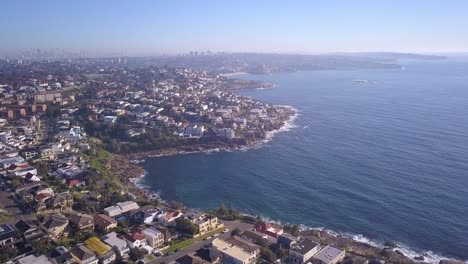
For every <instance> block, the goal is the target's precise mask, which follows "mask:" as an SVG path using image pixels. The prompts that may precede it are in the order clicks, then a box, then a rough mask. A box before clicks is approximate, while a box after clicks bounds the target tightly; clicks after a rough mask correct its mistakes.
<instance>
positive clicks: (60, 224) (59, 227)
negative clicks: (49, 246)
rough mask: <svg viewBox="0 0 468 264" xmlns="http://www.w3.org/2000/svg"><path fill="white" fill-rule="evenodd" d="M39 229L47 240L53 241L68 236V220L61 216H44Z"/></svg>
mask: <svg viewBox="0 0 468 264" xmlns="http://www.w3.org/2000/svg"><path fill="white" fill-rule="evenodd" d="M41 227H42V229H43V230H44V231H45V232H46V233H47V235H48V236H49V238H50V239H52V240H54V241H57V240H59V239H61V238H63V237H66V236H68V230H67V227H68V218H67V217H65V216H64V215H62V214H55V215H48V216H45V217H44V219H43V220H42V223H41Z"/></svg>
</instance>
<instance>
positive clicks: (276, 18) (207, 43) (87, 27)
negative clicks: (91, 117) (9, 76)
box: [0, 0, 468, 56]
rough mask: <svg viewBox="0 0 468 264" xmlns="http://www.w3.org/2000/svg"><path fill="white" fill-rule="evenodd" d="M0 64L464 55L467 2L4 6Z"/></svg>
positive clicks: (172, 0) (52, 1)
mask: <svg viewBox="0 0 468 264" xmlns="http://www.w3.org/2000/svg"><path fill="white" fill-rule="evenodd" d="M0 12H1V13H0V14H1V15H0V28H1V31H0V55H12V54H15V53H18V52H21V51H25V50H34V51H35V50H37V49H41V50H51V49H53V50H56V49H58V50H67V51H72V52H78V51H82V50H84V51H86V52H88V53H89V54H91V55H96V56H99V55H102V56H106V55H116V54H118V55H125V56H133V55H138V56H140V55H159V54H180V53H186V52H190V51H207V50H211V51H214V52H216V51H225V52H281V53H327V52H362V51H396V52H420V53H440V52H467V51H468V1H467V0H439V1H435V0H421V1H420V0H349V1H347V0H346V1H345V0H322V1H319V0H304V1H299V0H297V1H294V0H283V1H275V0H270V1H263V0H248V1H243V0H237V1H229V0H206V1H204V0H151V1H150V0H148V1H147V0H135V1H130V0H99V1H96V0H79V1H63V0H41V1H37V0H1V1H0Z"/></svg>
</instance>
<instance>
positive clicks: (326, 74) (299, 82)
mask: <svg viewBox="0 0 468 264" xmlns="http://www.w3.org/2000/svg"><path fill="white" fill-rule="evenodd" d="M401 64H402V65H403V66H404V69H403V70H349V71H304V72H295V73H279V74H274V75H244V76H241V78H245V79H257V80H262V81H268V82H271V83H273V84H276V85H277V87H276V88H274V89H266V90H245V91H242V94H243V95H248V96H252V97H254V98H257V99H259V100H262V101H266V102H270V103H274V104H282V105H291V106H294V107H295V108H297V109H298V110H299V116H298V117H297V118H296V120H295V121H294V126H293V127H292V128H290V129H289V131H286V132H283V133H279V134H277V135H275V137H274V138H273V139H272V140H271V141H270V142H268V143H266V144H265V145H263V146H262V147H261V148H258V149H250V150H246V151H234V152H212V153H209V154H204V153H199V154H186V155H177V156H168V157H160V158H151V159H147V161H146V162H145V163H144V164H143V167H144V168H145V169H146V170H147V176H146V177H145V178H144V179H143V180H142V184H144V185H147V186H149V187H150V188H151V189H152V190H154V191H157V192H158V193H159V194H160V196H161V197H162V198H163V199H164V200H178V201H181V202H183V203H185V204H186V205H188V206H191V207H196V208H202V209H210V208H214V207H218V206H219V205H220V204H224V205H227V206H233V207H235V208H238V209H240V210H242V211H247V212H250V213H254V214H260V215H262V216H265V217H268V218H270V219H273V220H277V221H282V222H288V223H299V224H304V225H307V226H309V227H323V228H326V229H329V230H335V231H337V232H341V233H346V234H349V235H355V237H356V238H360V239H366V240H369V241H372V242H373V243H374V242H375V243H383V242H384V241H386V240H396V241H398V242H400V243H401V244H402V248H403V250H404V252H405V253H407V254H422V253H424V254H428V256H429V255H430V256H431V257H432V258H433V259H434V261H435V260H436V259H437V256H438V255H439V256H447V257H454V258H459V259H464V260H468V137H467V136H468V58H466V57H465V58H460V57H459V58H449V59H448V60H443V61H402V62H401ZM357 79H360V80H368V81H369V83H358V82H354V80H357ZM409 249H411V250H412V251H411V252H410V251H409Z"/></svg>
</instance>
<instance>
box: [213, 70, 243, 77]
mask: <svg viewBox="0 0 468 264" xmlns="http://www.w3.org/2000/svg"><path fill="white" fill-rule="evenodd" d="M244 74H248V73H247V72H242V71H240V72H230V73H222V74H220V75H221V76H224V77H232V76H237V75H244Z"/></svg>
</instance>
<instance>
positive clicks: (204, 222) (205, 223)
mask: <svg viewBox="0 0 468 264" xmlns="http://www.w3.org/2000/svg"><path fill="white" fill-rule="evenodd" d="M192 222H193V223H194V224H196V225H197V226H198V232H199V234H200V235H204V234H206V233H208V232H211V231H213V230H215V229H218V228H220V227H221V226H222V224H221V223H220V222H219V221H218V218H217V217H216V216H213V215H210V214H202V215H201V216H200V217H198V218H196V219H194V220H193V221H192Z"/></svg>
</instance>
